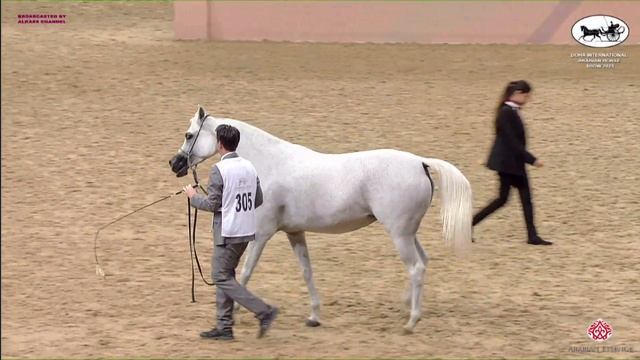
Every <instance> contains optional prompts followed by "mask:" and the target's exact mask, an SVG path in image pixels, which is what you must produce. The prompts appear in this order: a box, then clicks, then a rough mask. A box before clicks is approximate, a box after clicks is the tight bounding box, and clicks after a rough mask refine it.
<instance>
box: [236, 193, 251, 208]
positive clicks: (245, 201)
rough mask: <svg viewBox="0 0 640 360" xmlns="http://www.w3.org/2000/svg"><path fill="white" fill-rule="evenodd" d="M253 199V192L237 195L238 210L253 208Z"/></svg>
mask: <svg viewBox="0 0 640 360" xmlns="http://www.w3.org/2000/svg"><path fill="white" fill-rule="evenodd" d="M252 207H253V201H251V193H250V192H249V193H242V194H237V195H236V212H240V211H247V210H251V208H252Z"/></svg>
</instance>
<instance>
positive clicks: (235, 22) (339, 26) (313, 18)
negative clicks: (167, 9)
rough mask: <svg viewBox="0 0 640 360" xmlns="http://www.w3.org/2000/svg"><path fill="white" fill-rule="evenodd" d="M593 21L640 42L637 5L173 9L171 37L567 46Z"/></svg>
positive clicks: (244, 4) (185, 4) (280, 4)
mask: <svg viewBox="0 0 640 360" xmlns="http://www.w3.org/2000/svg"><path fill="white" fill-rule="evenodd" d="M594 14H607V15H613V16H616V17H618V18H621V19H622V20H624V21H625V22H626V23H627V24H628V25H629V28H630V29H631V31H630V36H629V38H628V39H627V43H632V44H637V43H640V1H606V2H604V1H603V2H595V1H513V2H506V1H486V2H479V1H450V2H447V1H435V2H398V1H393V2H391V1H389V2H373V1H371V2H365V1H318V2H313V1H220V2H216V1H176V2H175V3H174V25H175V32H176V37H177V38H178V39H209V40H250V41H261V40H271V41H314V42H374V43H384V42H415V43H427V44H429V43H481V44H487V43H505V44H518V43H533V44H545V43H553V44H569V43H574V40H573V38H572V37H571V34H570V32H571V26H572V25H573V23H574V22H576V21H577V20H578V19H580V18H582V17H584V16H588V15H594ZM636 29H637V30H636ZM634 30H635V31H634Z"/></svg>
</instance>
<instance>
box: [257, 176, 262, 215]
mask: <svg viewBox="0 0 640 360" xmlns="http://www.w3.org/2000/svg"><path fill="white" fill-rule="evenodd" d="M256 180H257V184H258V186H257V188H256V209H257V208H258V207H259V206H260V205H262V187H260V178H257V179H256Z"/></svg>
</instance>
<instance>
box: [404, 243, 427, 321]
mask: <svg viewBox="0 0 640 360" xmlns="http://www.w3.org/2000/svg"><path fill="white" fill-rule="evenodd" d="M414 241H415V245H416V251H417V252H418V256H419V257H420V260H422V263H423V264H424V267H425V271H426V268H427V263H428V262H429V256H428V255H427V252H426V251H425V250H424V248H423V247H422V245H421V244H420V242H419V241H418V239H417V238H416V239H415V240H414ZM411 296H412V286H411V281H409V284H408V286H407V290H406V291H405V293H404V297H403V300H404V305H405V307H406V308H407V309H411Z"/></svg>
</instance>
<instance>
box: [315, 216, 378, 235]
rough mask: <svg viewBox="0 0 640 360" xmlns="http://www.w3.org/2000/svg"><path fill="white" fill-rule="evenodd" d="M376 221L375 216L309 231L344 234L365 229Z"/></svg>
mask: <svg viewBox="0 0 640 360" xmlns="http://www.w3.org/2000/svg"><path fill="white" fill-rule="evenodd" d="M375 221H376V218H375V217H374V216H373V215H368V216H366V217H363V218H358V219H352V220H347V221H342V222H338V223H333V224H323V225H319V226H317V227H312V228H309V229H307V231H310V232H315V233H324V234H343V233H347V232H351V231H355V230H358V229H360V228H363V227H365V226H367V225H369V224H371V223H373V222H375Z"/></svg>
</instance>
